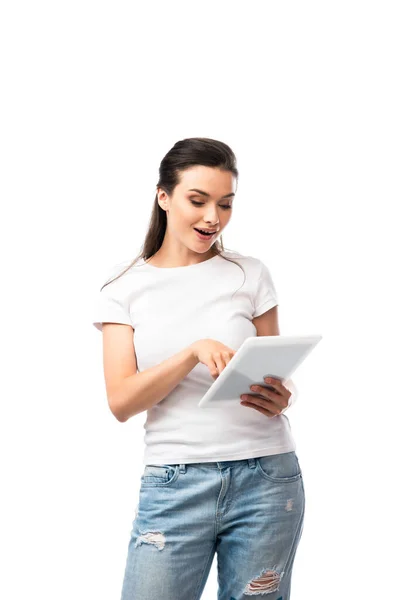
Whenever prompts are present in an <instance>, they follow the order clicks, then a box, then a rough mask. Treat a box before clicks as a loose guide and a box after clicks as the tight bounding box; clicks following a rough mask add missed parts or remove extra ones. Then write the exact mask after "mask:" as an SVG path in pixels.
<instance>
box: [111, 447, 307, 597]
mask: <svg viewBox="0 0 400 600" xmlns="http://www.w3.org/2000/svg"><path fill="white" fill-rule="evenodd" d="M137 508H138V510H137V514H136V516H135V518H134V520H133V527H132V530H131V534H130V541H129V544H128V555H127V560H126V567H125V575H124V580H123V585H122V595H121V600H198V599H199V598H201V594H202V592H203V589H204V587H205V584H206V581H207V577H208V574H209V572H210V568H211V565H212V562H213V558H214V554H215V552H216V553H217V569H218V571H217V572H218V600H246V599H247V598H248V597H249V596H255V597H257V598H261V597H262V598H264V597H265V598H266V597H268V600H288V599H289V598H290V580H291V574H292V566H293V561H294V557H295V554H296V550H297V546H298V544H299V541H300V538H301V534H302V531H303V520H304V509H305V495H304V486H303V476H302V472H301V468H300V465H299V461H298V458H297V455H296V452H295V451H292V452H285V453H282V454H273V455H268V456H262V457H258V458H249V459H244V460H227V461H223V462H209V463H205V462H200V463H188V464H168V465H146V466H145V467H144V471H143V475H142V477H141V486H140V492H139V504H138V507H137Z"/></svg>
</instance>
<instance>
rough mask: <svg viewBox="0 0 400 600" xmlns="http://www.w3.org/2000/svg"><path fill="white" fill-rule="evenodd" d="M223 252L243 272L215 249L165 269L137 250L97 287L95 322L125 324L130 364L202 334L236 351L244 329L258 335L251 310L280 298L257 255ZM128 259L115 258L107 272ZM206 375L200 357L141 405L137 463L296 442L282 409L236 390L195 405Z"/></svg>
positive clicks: (225, 456) (149, 361)
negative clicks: (273, 410) (266, 407)
mask: <svg viewBox="0 0 400 600" xmlns="http://www.w3.org/2000/svg"><path fill="white" fill-rule="evenodd" d="M222 255H223V256H225V257H226V258H229V259H233V260H235V261H236V262H238V263H239V264H240V265H241V266H242V268H243V269H244V271H245V275H246V279H245V280H244V274H243V271H242V269H241V268H240V267H239V266H237V265H236V264H233V263H232V262H230V261H228V260H226V259H224V258H222V257H220V256H214V257H213V258H211V259H208V260H206V261H203V262H201V263H197V264H194V265H187V266H183V267H171V268H168V267H167V268H162V267H155V266H153V265H151V264H147V263H146V262H145V261H144V259H142V258H141V259H139V260H138V261H137V262H136V263H135V264H134V265H133V266H132V267H130V269H129V270H128V271H127V272H126V273H124V274H123V275H122V276H121V277H119V278H118V279H116V280H115V281H113V282H112V283H110V284H108V285H106V286H105V287H104V288H103V289H102V291H101V292H100V293H99V294H98V296H97V297H96V299H95V309H94V315H93V317H94V319H95V320H94V321H93V324H94V326H95V327H96V328H97V329H98V330H99V331H101V330H102V323H103V322H113V323H126V324H129V325H131V326H132V328H133V330H134V333H133V339H134V346H135V352H136V360H137V367H138V371H144V370H145V369H148V368H150V367H153V366H155V365H157V364H159V363H160V362H162V361H164V360H166V359H167V358H169V357H170V356H172V355H173V354H176V353H178V352H180V351H181V350H183V349H184V348H185V347H187V346H189V345H190V344H192V343H193V342H195V341H197V340H200V339H203V338H212V339H215V340H218V341H220V342H222V343H223V344H225V345H227V346H229V347H230V348H233V349H234V350H237V349H238V348H239V346H240V345H241V344H242V342H243V341H244V340H245V339H246V338H247V337H249V336H255V335H257V331H256V328H255V326H254V325H253V323H252V319H253V318H254V317H257V316H258V315H261V314H262V313H264V312H266V311H268V310H269V309H270V308H272V307H273V306H275V305H277V304H278V299H277V294H276V290H275V286H274V283H273V281H272V278H271V274H270V271H269V269H268V267H267V266H266V265H265V264H264V263H263V262H262V261H261V260H259V259H257V258H254V257H252V256H243V255H242V254H240V253H238V252H232V251H228V250H224V251H222ZM130 262H132V259H130V260H129V261H126V262H123V263H120V264H118V265H116V266H115V267H113V269H112V273H111V274H110V275H109V276H108V277H107V278H106V279H105V281H109V280H111V279H112V278H113V277H115V276H116V275H117V274H120V273H121V272H122V271H124V270H125V269H126V268H127V266H128V265H129V264H130ZM105 281H103V282H102V284H104V283H105ZM100 287H101V286H100ZM213 381H214V379H213V377H212V376H211V374H210V372H209V369H208V367H207V366H206V365H204V364H203V363H198V364H197V365H196V366H195V367H194V368H193V369H192V370H191V371H190V372H189V373H188V374H187V375H186V377H184V378H183V379H182V380H181V381H180V383H179V384H178V385H177V386H176V387H175V388H174V389H173V390H172V391H171V392H170V394H168V395H167V396H166V397H165V398H164V399H163V400H161V401H160V402H159V403H158V404H156V405H155V406H153V407H152V408H150V409H149V410H148V411H147V419H146V422H145V424H144V428H145V436H144V442H145V452H144V456H143V464H178V463H194V462H216V461H225V460H240V459H246V458H254V457H257V456H265V455H268V454H279V453H281V452H290V451H292V450H295V448H296V445H295V442H294V439H293V437H292V434H291V427H290V423H289V420H288V418H287V416H286V415H285V414H280V415H277V416H275V417H273V418H269V417H267V416H266V415H264V414H262V413H260V412H258V411H257V410H255V409H253V408H250V407H247V406H242V405H241V404H240V398H239V397H238V398H232V401H231V402H230V401H227V402H224V404H223V406H222V407H221V408H220V409H219V408H209V409H207V408H205V407H201V408H200V407H198V406H197V404H198V402H199V400H200V398H202V396H203V395H204V394H205V392H206V391H207V389H208V388H209V387H210V385H211V384H212V383H213ZM285 385H286V387H287V388H289V389H290V391H291V392H292V396H291V397H290V402H289V406H291V405H293V402H294V399H295V396H296V393H297V390H296V387H295V386H294V384H293V382H292V381H291V380H289V381H288V382H287V383H286V384H285ZM250 392H251V390H250V389H249V393H250ZM286 410H287V409H286Z"/></svg>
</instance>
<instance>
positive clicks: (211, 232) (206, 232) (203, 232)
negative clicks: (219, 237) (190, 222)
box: [195, 227, 215, 235]
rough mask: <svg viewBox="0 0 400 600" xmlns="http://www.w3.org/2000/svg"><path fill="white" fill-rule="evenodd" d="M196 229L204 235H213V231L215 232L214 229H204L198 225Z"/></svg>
mask: <svg viewBox="0 0 400 600" xmlns="http://www.w3.org/2000/svg"><path fill="white" fill-rule="evenodd" d="M195 229H196V231H198V232H199V233H201V234H202V235H213V233H215V232H214V231H203V230H202V229H197V228H196V227H195Z"/></svg>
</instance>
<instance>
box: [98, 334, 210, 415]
mask: <svg viewBox="0 0 400 600" xmlns="http://www.w3.org/2000/svg"><path fill="white" fill-rule="evenodd" d="M102 332H103V367H104V377H105V383H106V390H107V399H108V404H109V407H110V410H111V412H112V413H113V415H114V416H115V418H116V419H117V420H118V421H120V422H121V423H123V422H125V421H127V420H128V419H130V418H131V417H133V416H134V415H137V414H138V413H141V412H142V411H145V410H147V409H149V408H151V407H152V406H154V405H155V404H158V402H160V401H161V400H162V399H163V398H165V397H166V396H167V395H168V394H169V393H170V392H171V391H172V390H173V389H174V388H175V387H176V386H177V385H178V383H180V382H181V381H182V379H183V378H184V377H186V375H187V374H188V373H189V372H190V371H191V370H192V369H193V368H194V367H195V366H196V365H197V364H198V362H199V359H198V358H197V356H196V354H195V351H194V347H192V345H190V346H188V347H186V348H184V349H183V350H181V351H180V352H178V353H177V354H174V355H173V356H170V357H169V358H167V359H166V360H164V361H163V362H161V363H160V364H158V365H156V366H154V367H150V368H149V369H145V370H144V371H142V372H138V371H137V364H136V353H135V348H134V342H133V329H132V327H131V326H130V325H124V324H119V323H103V326H102Z"/></svg>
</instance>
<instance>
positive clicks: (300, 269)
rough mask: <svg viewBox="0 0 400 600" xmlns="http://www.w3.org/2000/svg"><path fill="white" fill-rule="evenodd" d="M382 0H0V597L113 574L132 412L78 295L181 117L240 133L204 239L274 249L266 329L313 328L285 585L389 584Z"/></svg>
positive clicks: (38, 593)
mask: <svg viewBox="0 0 400 600" xmlns="http://www.w3.org/2000/svg"><path fill="white" fill-rule="evenodd" d="M397 10H398V3H397V2H385V1H383V0H380V1H379V2H378V1H376V2H369V1H365V0H364V1H363V2H361V1H360V2H355V1H351V0H345V1H340V0H336V1H335V2H317V1H315V2H308V1H307V2H306V1H305V2H267V1H264V2H261V1H259V2H232V0H231V1H229V2H226V1H224V2H218V1H215V0H214V2H204V0H203V2H202V3H195V2H176V1H171V0H169V1H168V2H149V1H147V2H146V3H139V2H119V1H114V2H104V1H99V0H96V2H90V1H87V0H79V2H77V1H74V0H70V1H69V2H50V1H49V2H43V1H37V2H19V1H17V0H14V1H12V2H11V1H9V2H4V3H3V4H2V8H1V11H0V23H1V24H0V50H1V73H0V74H1V88H2V89H1V94H0V97H1V98H0V102H1V111H0V119H1V132H0V138H1V142H0V143H1V167H2V168H1V171H2V176H1V201H2V211H1V214H2V228H1V229H2V235H1V259H2V266H1V271H2V289H3V292H2V295H1V298H2V326H1V334H2V335H1V342H2V347H3V359H2V365H3V368H2V376H1V383H2V386H1V388H2V402H1V408H2V418H1V432H0V433H1V436H0V439H1V452H2V488H3V492H2V495H1V505H2V506H1V534H2V535H1V546H2V553H3V558H2V568H1V571H2V577H1V583H0V587H1V589H0V593H1V595H2V597H4V598H7V600H14V599H20V598H32V597H38V598H39V597H40V598H41V600H47V599H49V600H50V599H51V600H54V599H55V598H57V600H64V599H65V600H67V599H68V600H70V599H71V598H74V599H76V600H83V599H85V600H87V599H89V598H96V600H102V599H104V600H111V599H118V598H119V597H120V596H119V595H120V590H121V584H122V577H123V572H124V567H125V559H126V552H127V547H128V541H129V534H130V530H131V524H132V520H133V517H134V508H135V506H136V503H137V497H138V491H139V484H140V475H141V473H142V464H141V460H142V453H143V441H142V440H143V434H144V430H143V422H144V419H145V414H144V413H142V414H140V415H138V416H136V417H135V418H132V419H131V420H129V421H128V422H126V423H124V424H121V423H119V422H118V421H117V420H116V419H115V418H114V417H113V416H112V414H111V412H110V411H109V409H108V405H107V399H106V394H105V386H104V380H103V373H102V348H101V334H100V333H99V332H98V331H97V330H96V329H95V328H94V327H93V325H92V324H91V322H92V310H93V308H92V306H93V300H94V297H95V295H96V294H97V292H98V291H99V289H100V287H101V285H102V284H103V283H104V282H105V275H104V274H105V273H107V270H108V268H109V267H111V266H112V265H114V264H115V263H118V262H120V261H123V260H127V259H129V258H132V259H133V258H134V257H135V256H137V254H138V253H139V251H140V247H141V245H142V243H143V241H144V237H145V234H146V231H147V226H148V223H149V219H150V212H151V207H152V204H153V200H154V197H155V191H156V189H155V186H156V182H157V179H158V167H159V163H160V161H161V159H162V157H163V156H164V155H165V154H166V152H168V150H169V149H170V148H171V147H172V146H173V145H174V143H175V142H176V141H178V140H180V139H183V138H186V137H195V136H204V137H212V138H215V139H219V140H221V141H224V142H225V143H227V144H229V145H230V146H231V148H232V149H233V151H234V152H235V154H236V156H237V160H238V168H239V187H238V193H237V197H236V199H235V207H234V211H233V214H232V219H231V222H230V224H229V226H228V229H227V230H225V231H224V234H223V241H224V245H225V247H227V248H229V249H233V250H237V251H239V252H241V253H243V254H250V255H253V256H257V257H259V258H261V259H262V260H264V261H265V262H266V264H268V266H269V267H270V269H271V273H272V275H273V278H274V281H275V284H276V287H277V291H278V294H279V297H280V304H279V311H280V312H279V315H280V328H281V334H295V333H321V334H322V335H323V336H324V338H323V340H322V341H321V342H320V344H319V345H318V347H317V349H316V350H315V351H314V352H313V354H312V356H310V358H309V359H308V360H307V361H306V363H304V365H303V366H302V367H301V368H300V369H299V371H298V373H297V375H296V377H295V378H294V380H295V382H296V384H297V386H298V388H299V397H298V400H297V402H296V405H295V406H293V407H292V408H291V409H290V410H289V412H288V414H287V416H288V417H289V419H290V422H291V426H292V431H293V434H294V436H295V439H296V443H297V449H296V452H297V455H298V457H299V460H300V464H301V467H302V471H303V478H304V486H305V492H306V516H305V524H304V531H303V535H302V538H301V541H300V545H299V548H298V551H297V555H296V559H295V564H294V570H293V577H292V597H293V598H294V600H302V599H307V600H321V598H323V599H324V600H331V599H332V600H336V599H337V598H338V597H343V598H344V597H346V598H353V597H354V598H356V597H357V598H363V600H367V599H369V598H371V599H375V598H376V597H377V596H379V597H380V598H384V597H387V598H393V597H394V596H395V590H396V589H398V565H397V559H398V536H399V533H400V532H399V517H398V515H399V497H398V494H397V493H396V492H395V490H396V488H397V485H396V484H397V479H398V473H399V469H398V464H399V452H398V443H397V442H398V438H399V424H398V423H399V409H398V401H399V399H400V394H399V388H398V382H397V377H396V376H397V373H398V368H399V367H398V363H399V346H398V337H399V317H398V307H399V293H398V287H399V286H398V273H399V267H398V257H399V242H398V230H399V217H398V216H395V215H398V212H397V211H398V208H399V199H400V198H399V164H400V162H399V158H400V156H399V154H400V151H399V134H400V127H399V106H400V97H399V96H400V94H399V66H400V65H399V56H400V47H399V46H400V43H399V26H400V23H399V15H398V12H397ZM396 255H397V256H396ZM249 410H251V409H249ZM260 418H262V416H261V414H260ZM265 418H266V417H265ZM176 567H177V568H179V565H178V564H177V565H176ZM216 597H217V580H216V562H215V561H214V564H213V567H212V570H211V573H210V576H209V579H208V581H207V585H206V588H205V590H204V593H203V596H202V600H214V599H216ZM144 600H149V599H144Z"/></svg>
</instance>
